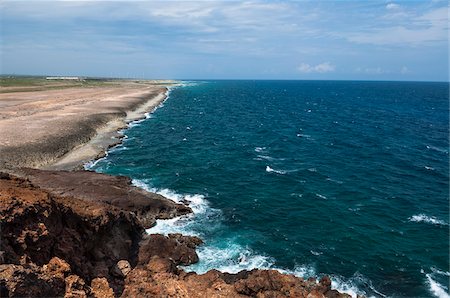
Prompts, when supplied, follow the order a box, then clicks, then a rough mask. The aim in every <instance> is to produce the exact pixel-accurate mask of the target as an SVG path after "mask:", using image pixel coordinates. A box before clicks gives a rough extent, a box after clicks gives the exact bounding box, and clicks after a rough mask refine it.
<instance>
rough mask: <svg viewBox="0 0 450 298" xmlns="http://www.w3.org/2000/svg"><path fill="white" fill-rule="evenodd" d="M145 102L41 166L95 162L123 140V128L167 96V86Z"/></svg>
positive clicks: (58, 167) (77, 166)
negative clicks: (85, 140) (59, 156)
mask: <svg viewBox="0 0 450 298" xmlns="http://www.w3.org/2000/svg"><path fill="white" fill-rule="evenodd" d="M165 89H166V91H165V92H163V93H162V92H161V93H159V94H158V95H156V96H155V97H152V98H150V99H149V100H148V101H147V102H144V103H143V104H142V105H140V106H139V107H137V108H136V109H135V110H131V111H127V113H126V116H125V117H124V118H122V119H120V118H117V119H113V120H111V121H109V122H108V123H106V124H105V125H104V126H102V127H100V128H99V129H98V130H97V133H96V135H95V136H94V137H92V138H91V139H90V140H89V141H88V142H86V143H83V144H80V145H78V146H77V147H75V148H73V149H72V150H71V151H69V152H67V153H66V154H65V155H64V156H62V157H61V158H60V159H58V160H57V161H55V162H54V163H51V164H48V165H46V166H44V167H43V169H45V170H82V169H85V166H86V165H87V164H89V163H91V162H95V161H97V160H99V159H101V158H103V157H105V156H107V154H108V151H109V150H110V149H111V148H113V147H115V146H118V145H120V144H122V142H123V138H124V137H126V135H125V134H124V133H123V131H124V130H126V129H127V128H129V125H130V124H132V123H133V122H136V121H142V120H144V119H146V114H148V113H151V112H153V111H154V110H155V109H156V108H157V107H158V106H159V105H160V104H162V103H163V102H164V101H166V100H167V98H168V90H169V89H168V87H165Z"/></svg>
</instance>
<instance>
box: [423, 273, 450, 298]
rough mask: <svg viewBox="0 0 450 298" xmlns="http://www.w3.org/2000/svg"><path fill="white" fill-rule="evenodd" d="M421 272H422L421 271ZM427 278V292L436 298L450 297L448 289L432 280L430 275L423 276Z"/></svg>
mask: <svg viewBox="0 0 450 298" xmlns="http://www.w3.org/2000/svg"><path fill="white" fill-rule="evenodd" d="M422 272H423V271H422ZM425 276H426V278H427V283H428V286H429V287H430V288H429V291H430V292H431V293H432V294H433V295H434V296H436V297H438V298H449V297H450V295H449V294H448V288H447V287H446V286H444V285H442V284H440V283H438V282H437V281H436V280H434V279H433V278H432V276H431V274H430V273H427V274H425Z"/></svg>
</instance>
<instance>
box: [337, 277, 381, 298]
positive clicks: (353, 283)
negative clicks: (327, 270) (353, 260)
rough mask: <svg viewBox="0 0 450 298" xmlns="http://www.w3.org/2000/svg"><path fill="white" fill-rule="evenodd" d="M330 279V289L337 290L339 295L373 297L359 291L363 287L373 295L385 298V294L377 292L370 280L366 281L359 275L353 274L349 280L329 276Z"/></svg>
mask: <svg viewBox="0 0 450 298" xmlns="http://www.w3.org/2000/svg"><path fill="white" fill-rule="evenodd" d="M330 278H331V288H332V289H335V290H338V291H339V292H341V293H346V294H349V295H350V296H352V297H353V298H356V297H358V295H363V296H366V297H375V296H368V294H367V293H366V292H364V291H361V290H360V289H359V286H360V285H365V286H367V287H368V288H370V289H371V290H372V291H373V292H374V293H376V294H377V295H379V296H380V297H387V296H386V295H385V294H383V293H381V292H379V291H377V290H376V289H375V288H374V287H373V285H372V282H371V281H370V280H368V279H367V278H366V277H365V276H363V275H362V274H360V273H358V272H357V273H355V274H354V275H353V276H352V277H350V278H349V279H344V278H343V277H341V276H336V275H330Z"/></svg>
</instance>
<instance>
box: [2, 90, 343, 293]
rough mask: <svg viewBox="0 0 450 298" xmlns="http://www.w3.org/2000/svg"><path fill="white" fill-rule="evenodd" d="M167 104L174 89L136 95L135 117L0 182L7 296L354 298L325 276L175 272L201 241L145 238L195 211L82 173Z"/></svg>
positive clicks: (126, 115) (121, 181) (104, 126)
mask: <svg viewBox="0 0 450 298" xmlns="http://www.w3.org/2000/svg"><path fill="white" fill-rule="evenodd" d="M163 91H164V92H163ZM144 94H145V93H144ZM147 95H148V94H147ZM167 97H168V89H167V87H165V88H164V89H161V90H160V91H159V92H158V93H157V94H156V96H152V97H151V98H150V99H148V98H147V99H145V98H144V96H142V94H141V96H140V97H139V96H134V97H133V98H134V99H135V101H134V102H133V104H131V105H130V106H131V107H133V108H132V109H130V110H126V111H124V108H123V106H122V110H120V111H119V112H117V111H114V112H112V113H109V114H108V117H107V118H105V119H106V120H108V121H105V119H102V120H103V121H100V124H99V123H97V122H94V123H93V124H92V126H91V127H90V128H91V130H89V135H88V136H87V139H88V140H87V141H85V142H80V143H78V145H76V146H73V147H72V149H71V150H68V151H67V152H66V153H65V154H63V155H60V156H58V157H57V158H53V159H51V158H50V159H46V161H49V160H50V162H47V164H45V165H39V166H37V167H35V168H36V169H30V168H24V167H23V165H20V167H16V168H13V169H11V168H8V167H4V168H3V169H2V170H1V171H5V172H9V173H10V174H6V173H1V175H0V196H2V197H3V198H5V200H4V202H3V203H2V205H1V206H0V207H1V208H0V218H1V219H2V227H1V231H2V238H4V239H7V241H2V247H1V250H0V256H1V258H0V285H1V293H2V296H10V297H12V296H23V295H24V293H26V295H32V296H59V295H66V296H68V297H72V296H73V295H75V294H77V293H78V294H81V295H93V296H98V297H118V296H121V297H130V296H133V297H135V296H142V295H151V296H165V295H170V296H174V297H201V296H202V295H204V294H205V293H206V295H207V296H208V297H255V296H258V297H272V296H273V295H275V296H277V297H310V298H312V297H349V296H348V295H346V294H342V293H339V292H338V291H336V290H333V289H331V281H330V279H329V278H328V277H326V276H325V277H322V278H321V280H320V281H317V280H316V279H314V278H310V279H308V280H304V279H302V278H299V277H295V276H294V275H289V274H283V273H280V272H279V271H276V270H261V269H254V270H252V271H246V270H244V271H241V272H239V273H236V274H230V273H222V272H219V271H217V270H210V271H208V272H206V273H204V274H196V273H193V272H190V273H187V272H185V271H184V270H183V269H181V268H179V267H178V266H179V265H182V266H187V265H190V264H193V263H196V262H198V255H197V253H196V250H195V248H196V247H197V246H198V245H201V244H202V240H201V239H199V238H198V237H195V236H184V235H181V234H169V235H167V236H164V235H160V234H151V235H148V234H146V233H145V230H146V229H148V228H150V227H152V226H153V225H154V224H155V222H156V220H157V219H172V218H176V217H179V216H182V215H185V214H188V213H190V212H192V210H191V209H190V208H189V206H186V205H184V204H180V203H176V202H174V201H172V200H169V199H167V198H165V197H163V196H160V195H158V194H154V193H151V192H147V191H144V190H143V189H141V188H138V187H135V186H132V185H131V183H132V181H131V180H130V179H129V178H127V177H121V176H118V177H115V176H110V175H106V174H99V173H95V172H91V171H85V170H81V171H80V169H82V168H81V167H82V166H83V165H85V164H86V163H87V162H89V161H92V160H93V159H98V158H101V157H102V156H104V155H106V154H107V153H106V152H107V150H108V148H111V147H112V146H115V145H117V144H120V142H121V140H122V138H123V137H124V136H125V135H124V133H122V132H121V131H119V130H122V129H124V128H126V127H127V125H128V124H129V123H132V122H133V121H139V120H141V119H144V118H145V115H146V113H148V112H149V111H150V110H154V109H155V108H156V107H157V106H158V105H160V104H161V103H162V102H163V101H164V100H166V99H167ZM111 115H112V117H111ZM95 116H96V114H95V115H94V116H93V117H94V118H95ZM84 120H86V119H84ZM77 123H78V122H77ZM92 130H94V132H95V133H92ZM63 132H64V131H63ZM83 133H86V132H85V131H82V132H81V134H83ZM63 136H64V135H63ZM77 140H86V136H85V138H80V139H77ZM38 146H39V144H38ZM30 148H33V147H26V150H30ZM0 149H1V147H0ZM31 153H33V151H31ZM58 154H60V152H56V155H58ZM33 165H34V164H33V162H31V163H30V164H28V165H27V164H26V166H28V167H33ZM1 171H0V172H1ZM11 173H12V174H11ZM30 218H31V219H33V220H31V221H30ZM63 218H64V220H62V219H63ZM81 223H83V224H81ZM36 225H37V226H36ZM21 235H28V236H25V238H23V236H21ZM30 237H31V238H30ZM82 239H84V240H82ZM31 276H33V278H31ZM33 284H37V285H39V286H38V287H37V288H36V287H32V285H33ZM89 285H90V286H89ZM200 293H202V294H200Z"/></svg>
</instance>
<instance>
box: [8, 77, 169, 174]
mask: <svg viewBox="0 0 450 298" xmlns="http://www.w3.org/2000/svg"><path fill="white" fill-rule="evenodd" d="M167 84H170V82H163V81H131V80H110V81H101V80H94V81H89V80H87V81H46V80H45V79H42V78H20V79H11V78H2V79H1V80H0V132H1V134H0V168H16V167H35V168H42V167H49V168H52V167H53V168H57V169H72V168H76V167H79V166H80V164H82V163H83V162H87V161H89V160H90V159H92V158H95V157H96V156H97V155H99V154H101V152H103V151H104V150H105V149H106V148H107V147H108V146H111V145H113V144H114V143H117V142H118V139H117V137H118V135H117V133H116V131H117V129H119V128H121V127H124V126H125V125H126V122H128V121H131V120H134V119H136V118H139V117H142V116H143V114H144V113H145V112H146V111H148V110H151V109H152V107H154V106H156V105H158V104H159V103H160V102H161V101H162V100H164V98H165V91H166V87H165V86H167ZM69 152H71V155H70V156H68V155H67V154H68V153H69Z"/></svg>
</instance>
